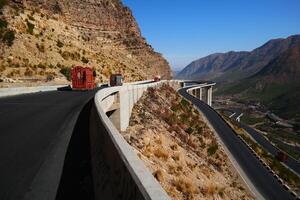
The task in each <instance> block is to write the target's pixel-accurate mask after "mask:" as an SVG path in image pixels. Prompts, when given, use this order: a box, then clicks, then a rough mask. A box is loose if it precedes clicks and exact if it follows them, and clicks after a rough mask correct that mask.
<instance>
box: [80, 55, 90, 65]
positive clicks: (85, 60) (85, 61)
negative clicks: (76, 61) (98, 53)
mask: <svg viewBox="0 0 300 200" xmlns="http://www.w3.org/2000/svg"><path fill="white" fill-rule="evenodd" d="M81 61H82V62H83V63H85V64H87V63H89V60H88V59H87V58H86V57H84V56H83V57H82V59H81Z"/></svg>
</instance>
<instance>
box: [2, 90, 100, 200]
mask: <svg viewBox="0 0 300 200" xmlns="http://www.w3.org/2000/svg"><path fill="white" fill-rule="evenodd" d="M94 94H95V91H91V92H72V91H54V92H43V93H34V94H27V95H18V96H13V97H5V98H0V199H1V200H15V199H55V194H56V190H57V187H58V183H59V180H60V176H61V173H62V169H63V165H64V158H65V154H66V151H67V146H68V143H69V140H70V137H71V135H72V131H73V128H74V126H75V123H76V120H77V117H78V115H79V113H80V111H81V109H82V108H83V106H84V105H85V103H86V102H87V101H88V100H90V99H91V98H92V97H93V96H94Z"/></svg>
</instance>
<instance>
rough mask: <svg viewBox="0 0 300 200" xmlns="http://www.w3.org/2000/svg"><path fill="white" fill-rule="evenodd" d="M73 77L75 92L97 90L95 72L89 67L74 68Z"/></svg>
mask: <svg viewBox="0 0 300 200" xmlns="http://www.w3.org/2000/svg"><path fill="white" fill-rule="evenodd" d="M71 77H72V89H73V90H93V89H94V88H95V80H94V79H95V72H94V71H93V70H92V69H91V68H89V67H82V66H76V67H74V68H73V69H72V71H71Z"/></svg>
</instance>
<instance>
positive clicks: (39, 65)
mask: <svg viewBox="0 0 300 200" xmlns="http://www.w3.org/2000/svg"><path fill="white" fill-rule="evenodd" d="M37 67H38V68H41V69H46V65H44V64H43V63H39V64H38V66H37Z"/></svg>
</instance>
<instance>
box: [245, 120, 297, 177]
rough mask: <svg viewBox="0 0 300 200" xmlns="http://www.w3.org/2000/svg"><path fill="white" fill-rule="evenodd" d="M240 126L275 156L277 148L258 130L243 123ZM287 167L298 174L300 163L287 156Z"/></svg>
mask: <svg viewBox="0 0 300 200" xmlns="http://www.w3.org/2000/svg"><path fill="white" fill-rule="evenodd" d="M241 127H242V128H243V129H245V130H246V131H247V132H248V133H249V134H250V135H251V136H252V137H253V138H254V139H255V140H256V142H257V143H258V144H260V145H261V146H262V147H263V148H264V149H265V150H266V151H268V152H269V153H271V154H272V155H274V156H276V155H277V152H279V150H278V149H277V148H276V147H275V146H273V145H272V144H271V143H270V142H269V141H268V140H267V139H266V138H265V137H264V136H262V135H261V134H260V133H259V132H257V131H256V130H255V129H253V128H251V127H249V126H247V125H245V124H241ZM285 164H286V165H287V166H288V167H289V168H291V169H292V170H294V171H295V172H296V173H298V174H300V164H299V162H298V161H297V160H295V159H294V158H292V157H290V156H288V159H287V161H286V163H285Z"/></svg>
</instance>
